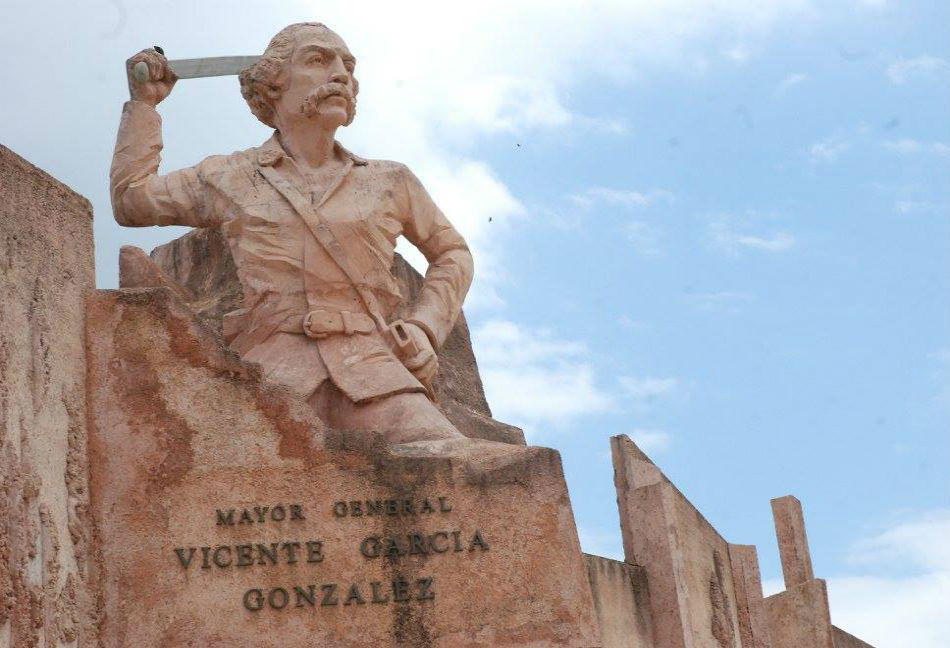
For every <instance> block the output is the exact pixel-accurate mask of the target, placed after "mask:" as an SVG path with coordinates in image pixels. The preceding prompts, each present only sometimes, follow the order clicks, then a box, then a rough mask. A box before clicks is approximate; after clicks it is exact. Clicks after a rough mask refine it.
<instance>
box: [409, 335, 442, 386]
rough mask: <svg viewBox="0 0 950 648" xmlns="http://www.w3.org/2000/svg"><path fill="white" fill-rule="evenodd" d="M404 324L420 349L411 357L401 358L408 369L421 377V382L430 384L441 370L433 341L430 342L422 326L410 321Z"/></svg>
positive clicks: (417, 376)
mask: <svg viewBox="0 0 950 648" xmlns="http://www.w3.org/2000/svg"><path fill="white" fill-rule="evenodd" d="M404 326H405V330H406V332H407V333H408V334H409V335H410V336H411V337H412V340H413V341H414V342H415V344H416V348H418V349H419V353H417V354H416V355H415V356H413V357H411V358H400V360H402V363H403V364H404V365H405V366H406V369H408V370H409V371H410V372H412V375H413V376H415V377H416V378H418V379H419V382H421V383H422V384H423V385H429V384H431V382H432V379H433V378H435V374H436V372H437V371H438V370H439V358H438V356H437V355H436V352H435V349H433V348H432V343H431V342H429V336H427V335H426V334H425V331H423V330H422V328H420V327H419V326H417V325H416V324H412V323H410V322H406V323H405V324H404Z"/></svg>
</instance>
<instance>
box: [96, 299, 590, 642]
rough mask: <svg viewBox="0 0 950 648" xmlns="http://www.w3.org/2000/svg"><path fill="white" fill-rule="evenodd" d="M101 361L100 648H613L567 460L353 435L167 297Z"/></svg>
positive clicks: (129, 326)
mask: <svg viewBox="0 0 950 648" xmlns="http://www.w3.org/2000/svg"><path fill="white" fill-rule="evenodd" d="M87 346H88V359H89V360H88V361H89V407H90V421H91V429H90V456H91V466H92V469H91V484H90V485H91V493H92V512H93V518H94V521H95V528H96V532H97V537H98V539H99V549H100V550H99V555H98V556H97V575H98V584H99V587H100V589H101V591H102V597H103V598H102V612H103V615H102V618H103V626H102V640H103V644H104V645H105V646H107V647H110V648H113V647H116V648H117V647H120V646H136V647H153V646H154V647H159V646H160V647H162V648H173V647H178V646H254V647H255V648H257V647H270V646H273V647H275V648H276V647H277V646H280V647H281V648H290V647H294V646H308V647H309V646H361V647H362V646H388V645H405V646H414V647H415V646H444V647H446V648H449V647H451V648H461V647H466V646H471V647H472V648H474V647H476V646H478V647H483V646H538V647H540V646H576V647H585V648H586V647H593V646H598V645H599V638H598V636H597V623H596V619H595V616H594V612H593V607H592V602H591V593H590V586H589V584H588V579H587V572H586V568H585V563H584V560H583V557H582V554H581V552H580V547H579V544H578V540H577V532H576V529H575V526H574V520H573V515H572V512H571V506H570V502H569V500H568V496H567V490H566V486H565V483H564V479H563V475H562V472H561V464H560V458H559V456H558V454H557V453H556V452H555V451H553V450H549V449H546V448H536V447H523V446H515V445H510V444H502V443H494V442H490V441H481V440H469V439H463V440H462V441H461V442H438V443H429V444H425V443H423V444H418V445H408V446H397V447H396V449H388V448H387V447H386V446H384V445H383V444H382V443H380V442H379V440H378V438H376V435H374V434H366V435H352V434H348V435H346V436H345V437H344V436H340V435H338V434H337V433H334V432H332V431H330V430H327V429H326V428H324V427H323V426H322V425H321V424H320V422H319V421H317V420H316V419H315V418H314V417H313V416H312V415H311V413H310V411H309V410H308V409H307V408H306V406H305V405H304V404H303V403H302V402H299V401H295V400H293V399H291V398H288V397H287V396H286V395H285V394H284V393H283V392H280V391H277V390H274V389H270V388H266V387H262V386H261V384H260V382H259V379H258V377H257V376H256V375H255V372H254V369H253V368H251V367H249V366H248V365H244V364H241V363H240V362H238V361H237V359H236V358H235V357H234V356H233V355H231V354H230V352H228V351H227V350H226V349H224V348H223V347H222V346H220V345H219V344H218V342H217V341H216V340H215V338H214V336H213V334H212V333H211V332H210V331H208V330H206V329H204V328H203V327H201V326H200V325H198V324H197V323H196V321H195V320H194V318H193V317H192V315H191V313H190V311H188V310H187V308H185V307H184V306H183V305H182V304H181V303H180V302H178V301H177V298H176V297H175V296H174V295H173V293H172V292H171V291H169V290H165V289H142V290H126V291H99V292H98V293H96V294H95V295H94V296H93V297H92V298H91V299H90V302H89V307H88V330H87Z"/></svg>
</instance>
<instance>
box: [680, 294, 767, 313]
mask: <svg viewBox="0 0 950 648" xmlns="http://www.w3.org/2000/svg"><path fill="white" fill-rule="evenodd" d="M692 299H693V302H694V303H695V304H696V307H697V308H698V309H699V310H703V311H725V312H730V313H735V312H738V311H739V306H740V305H741V304H744V303H746V302H750V301H752V300H753V299H755V295H753V294H752V293H749V292H743V291H738V290H721V291H718V292H705V293H697V294H695V295H692Z"/></svg>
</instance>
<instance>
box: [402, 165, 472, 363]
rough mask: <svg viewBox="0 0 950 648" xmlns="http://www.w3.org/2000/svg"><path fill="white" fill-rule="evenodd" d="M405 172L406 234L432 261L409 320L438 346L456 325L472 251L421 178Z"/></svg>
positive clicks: (466, 290)
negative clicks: (424, 185)
mask: <svg viewBox="0 0 950 648" xmlns="http://www.w3.org/2000/svg"><path fill="white" fill-rule="evenodd" d="M402 176H403V181H404V186H405V192H406V194H405V200H406V209H405V216H404V222H403V234H404V235H405V236H406V238H407V239H409V241H410V242H411V243H412V244H413V245H415V246H416V247H417V248H419V251H421V252H422V254H423V255H424V256H425V258H426V260H427V261H428V262H429V269H428V270H427V271H426V276H425V281H424V282H423V284H422V291H421V293H420V295H419V299H418V300H417V302H416V305H415V307H414V309H413V312H412V314H411V316H410V317H409V318H407V320H406V321H408V322H411V323H413V324H416V325H418V326H419V327H420V328H421V329H422V330H423V331H425V332H426V335H427V336H428V337H429V341H430V342H432V346H433V347H434V348H435V349H438V348H439V347H440V346H442V343H443V342H444V341H445V338H446V337H448V335H449V333H450V332H451V331H452V327H453V326H455V320H456V319H458V316H459V313H460V312H461V311H462V301H463V300H464V299H465V294H466V293H467V292H468V288H469V286H470V285H471V283H472V274H473V272H474V264H473V261H472V253H471V252H469V249H468V245H467V244H466V243H465V239H463V238H462V235H461V234H459V233H458V231H457V230H456V229H455V228H454V227H452V224H451V223H450V222H449V221H448V219H447V218H446V217H445V215H444V214H443V213H442V211H441V210H440V209H439V208H438V207H436V205H435V203H433V202H432V198H430V197H429V194H428V193H427V192H426V190H425V188H423V186H422V183H420V182H419V180H418V178H416V176H415V175H413V173H412V172H411V171H409V169H407V168H405V167H403V169H402Z"/></svg>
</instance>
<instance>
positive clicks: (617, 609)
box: [584, 554, 653, 648]
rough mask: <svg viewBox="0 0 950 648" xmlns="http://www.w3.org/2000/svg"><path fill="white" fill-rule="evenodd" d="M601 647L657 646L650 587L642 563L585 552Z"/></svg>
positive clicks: (633, 647) (642, 647)
mask: <svg viewBox="0 0 950 648" xmlns="http://www.w3.org/2000/svg"><path fill="white" fill-rule="evenodd" d="M584 560H586V561H587V577H588V579H590V587H591V593H592V594H593V596H594V610H596V612H597V623H598V625H599V626H600V642H601V643H600V646H601V648H653V624H652V623H651V620H650V591H649V588H648V586H647V580H646V571H645V570H644V569H643V567H640V566H638V565H628V564H627V563H625V562H621V561H619V560H611V559H610V558H602V557H601V556H592V555H590V554H584Z"/></svg>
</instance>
